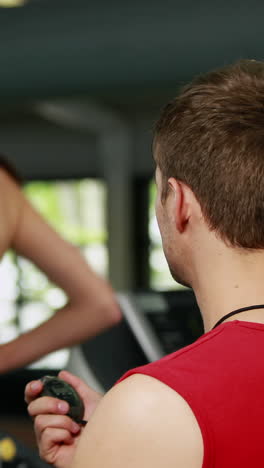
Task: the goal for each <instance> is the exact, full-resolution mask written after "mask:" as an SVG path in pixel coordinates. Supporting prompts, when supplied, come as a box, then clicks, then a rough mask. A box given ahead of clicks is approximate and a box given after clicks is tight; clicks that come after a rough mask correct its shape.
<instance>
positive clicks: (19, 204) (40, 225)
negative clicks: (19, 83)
mask: <svg viewBox="0 0 264 468" xmlns="http://www.w3.org/2000/svg"><path fill="white" fill-rule="evenodd" d="M20 185H21V181H20V178H19V176H18V175H17V174H16V171H15V169H14V168H13V167H12V166H11V165H10V164H9V162H8V161H7V160H6V159H5V158H4V157H0V257H2V256H3V255H4V253H5V252H6V251H7V250H8V249H10V248H11V249H14V250H15V252H16V253H17V254H18V255H21V256H23V257H25V258H27V259H28V260H30V261H31V262H33V263H34V264H35V265H36V266H37V267H38V268H39V269H40V270H42V271H43V272H44V273H45V274H46V275H47V276H48V277H49V279H50V280H51V281H52V282H54V283H56V285H57V286H59V287H60V288H61V289H62V290H63V291H64V292H65V294H66V295H67V297H68V302H67V304H66V305H65V306H64V307H63V308H61V309H59V310H58V311H57V312H56V313H55V314H54V315H53V316H52V317H51V318H50V319H49V320H47V321H46V322H44V323H42V324H41V325H40V326H38V327H37V328H35V329H33V330H30V331H28V332H26V333H24V334H22V335H20V336H19V337H17V338H16V339H14V340H12V341H10V342H8V343H5V344H1V345H0V373H4V372H7V371H10V370H13V369H16V368H20V367H23V366H25V365H27V364H29V363H31V362H33V361H35V360H37V359H39V358H40V357H42V356H44V355H46V354H47V353H50V352H52V351H55V350H57V349H60V348H63V347H67V346H72V345H74V344H76V343H79V342H81V341H84V340H86V339H88V338H90V337H92V336H94V335H96V334H98V333H99V332H101V331H103V330H104V329H106V328H108V327H110V326H112V325H114V324H116V323H118V322H119V320H120V319H121V312H120V309H119V307H118V304H117V302H116V300H115V295H114V292H113V290H112V289H111V287H110V285H109V284H108V283H107V282H106V281H105V280H103V279H102V278H100V277H99V276H97V274H96V273H94V272H93V271H92V270H91V269H90V267H89V266H88V265H87V262H86V261H85V259H84V258H83V257H82V255H81V252H80V251H79V249H78V248H77V247H74V246H73V245H72V244H70V243H69V242H67V241H65V240H64V239H62V238H61V237H60V235H59V234H58V233H57V232H56V231H55V230H54V229H53V228H51V227H50V225H49V224H48V223H47V222H46V221H45V220H44V219H43V218H42V216H41V215H40V214H39V213H38V212H37V211H36V210H35V209H34V208H33V206H32V205H31V204H30V203H29V202H28V200H27V199H26V197H25V196H24V194H23V191H22V190H21V187H20ZM0 314H1V310H0Z"/></svg>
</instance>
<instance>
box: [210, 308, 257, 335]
mask: <svg viewBox="0 0 264 468" xmlns="http://www.w3.org/2000/svg"><path fill="white" fill-rule="evenodd" d="M252 309H264V304H257V305H252V306H248V307H242V308H241V309H236V310H232V312H229V314H226V315H224V316H223V317H222V318H220V320H218V322H216V324H215V325H214V326H213V328H212V330H213V329H214V328H215V327H218V325H220V323H222V322H224V320H226V319H227V318H229V317H232V315H235V314H239V313H240V312H245V311H246V310H252Z"/></svg>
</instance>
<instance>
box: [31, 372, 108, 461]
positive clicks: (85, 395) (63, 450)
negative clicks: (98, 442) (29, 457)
mask: <svg viewBox="0 0 264 468" xmlns="http://www.w3.org/2000/svg"><path fill="white" fill-rule="evenodd" d="M58 377H59V378H61V379H62V380H65V382H68V383H69V384H71V385H72V386H73V387H74V389H75V390H76V391H77V392H78V394H79V395H80V397H81V398H82V400H83V403H84V407H85V412H84V419H85V420H87V421H89V418H90V416H91V415H92V413H93V411H94V410H95V408H96V407H97V405H98V403H99V402H100V400H101V398H102V395H101V394H100V393H98V392H95V391H94V390H93V389H91V388H90V387H88V385H86V384H85V383H84V382H83V381H82V380H81V379H79V378H78V377H76V376H74V375H73V374H70V373H69V372H67V371H61V372H60V373H59V375H58ZM42 389H43V383H42V382H41V381H40V380H36V381H32V382H30V383H29V384H28V385H27V386H26V388H25V400H26V402H27V403H28V413H29V414H30V416H31V417H32V418H34V429H35V434H36V438H37V443H38V447H39V454H40V457H41V458H43V459H44V460H45V461H46V462H47V463H50V464H53V465H55V466H56V467H58V468H67V467H68V466H69V465H70V464H71V461H72V459H73V456H74V453H75V449H76V446H77V444H78V440H79V437H80V434H81V432H82V427H81V426H80V425H79V424H77V423H76V422H74V421H73V420H72V419H71V418H70V417H69V416H66V414H67V412H68V410H69V405H68V403H67V402H66V401H63V400H59V399H57V398H53V397H40V398H39V394H40V392H41V391H42Z"/></svg>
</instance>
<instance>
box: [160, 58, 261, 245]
mask: <svg viewBox="0 0 264 468" xmlns="http://www.w3.org/2000/svg"><path fill="white" fill-rule="evenodd" d="M154 149H155V150H156V151H155V160H156V163H157V165H158V166H159V168H160V170H161V173H162V178H163V181H162V184H163V198H165V197H166V196H167V191H168V184H167V180H168V178H169V177H175V178H176V179H178V180H181V181H183V182H184V183H186V184H187V185H188V186H189V187H190V188H191V189H192V191H193V193H194V194H195V196H196V198H197V200H198V201H199V203H200V205H201V209H202V212H203V215H204V217H205V220H206V221H207V223H208V225H209V227H210V229H212V230H215V231H216V233H218V234H219V235H220V236H221V238H222V239H223V240H225V241H226V242H227V243H228V244H231V245H233V246H238V247H243V248H249V249H259V248H264V63H262V62H257V61H253V60H243V61H240V62H238V63H236V64H234V65H231V66H228V67H225V68H221V69H219V70H216V71H212V72H210V73H208V74H206V75H203V76H200V77H198V78H196V79H195V80H194V81H193V82H192V83H191V84H190V85H188V86H186V87H185V88H183V90H182V92H181V93H180V94H179V96H178V97H176V98H175V99H174V100H173V101H172V102H170V103H169V104H168V105H167V106H166V107H165V108H164V110H163V111H162V113H161V116H160V118H159V120H158V122H157V124H156V127H155V131H154Z"/></svg>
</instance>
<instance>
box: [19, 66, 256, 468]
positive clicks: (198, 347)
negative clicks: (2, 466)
mask: <svg viewBox="0 0 264 468" xmlns="http://www.w3.org/2000/svg"><path fill="white" fill-rule="evenodd" d="M263 124H264V65H263V64H262V63H260V62H254V61H243V62H240V63H238V64H235V65H233V66H230V67H226V68H224V69H221V70H218V71H215V72H212V73H209V74H207V75H205V76H203V77H200V78H198V79H196V80H194V81H193V83H191V84H190V85H189V86H188V87H186V88H185V89H184V90H183V91H182V93H181V94H180V95H179V96H178V97H177V98H176V99H175V100H174V101H173V102H172V103H170V104H169V105H168V106H167V107H166V108H165V109H164V111H163V112H162V115H161V117H160V119H159V121H158V123H157V125H156V129H155V135H154V145H153V147H154V159H155V161H156V163H157V170H156V182H157V200H156V213H157V219H158V223H159V227H160V231H161V235H162V241H163V248H164V252H165V255H166V258H167V261H168V264H169V266H170V270H171V273H172V275H173V277H174V278H175V279H176V280H177V281H179V282H181V283H183V284H187V285H190V286H191V287H192V288H193V290H194V292H195V295H196V298H197V301H198V304H199V307H200V309H201V313H202V316H203V320H204V327H205V334H204V335H203V336H202V337H201V338H200V339H198V340H197V341H196V342H195V343H193V344H192V345H190V346H188V347H186V348H183V349H182V350H180V351H178V352H176V353H172V354H170V355H168V356H166V357H165V358H163V359H161V360H159V361H157V362H154V363H151V364H148V365H147V366H143V367H140V368H137V369H133V370H131V371H129V372H128V373H127V374H125V376H124V377H123V378H122V379H121V381H120V382H119V383H118V384H117V385H116V386H115V387H114V388H113V389H112V390H110V392H108V393H107V394H106V396H105V397H103V398H102V399H101V397H100V396H99V395H98V394H96V393H94V392H92V391H91V389H89V388H88V387H87V386H86V385H85V384H84V383H83V382H81V381H80V380H79V379H78V378H76V377H74V376H72V375H69V374H68V373H65V372H62V373H61V374H60V376H61V377H62V378H64V379H65V380H67V381H68V382H70V383H72V385H73V386H74V387H75V388H76V389H77V390H78V391H79V393H80V395H81V396H82V397H83V399H84V401H85V407H86V414H85V417H86V418H87V419H89V418H90V420H89V423H88V424H87V426H86V427H85V428H84V429H80V427H79V426H77V425H76V424H75V423H73V422H72V421H71V420H70V418H69V417H67V416H65V414H66V413H67V411H68V406H67V404H65V402H64V404H63V403H62V402H61V401H59V400H56V399H54V398H47V397H45V398H36V397H37V395H38V394H39V392H40V390H41V388H42V384H41V383H40V382H39V381H36V382H33V383H30V384H28V386H27V388H26V400H27V401H28V402H29V413H30V414H31V416H33V417H35V430H36V435H37V438H38V443H39V447H40V453H41V455H42V457H43V458H45V460H46V461H48V462H49V463H53V464H55V465H56V466H57V467H58V468H67V467H68V466H72V468H84V467H85V468H88V467H93V468H96V467H98V468H99V467H100V468H101V467H102V466H104V467H107V468H114V467H117V466H118V467H119V466H120V467H126V468H138V467H144V468H148V467H149V468H159V467H163V466H166V468H170V467H172V468H176V467H177V468H187V467H188V468H211V467H215V468H223V467H224V468H229V467H230V468H235V467H240V468H243V467H247V468H248V467H249V466H252V467H257V466H262V464H263V461H262V458H263V455H262V439H263V436H262V434H263V428H262V422H263V419H264V405H263V401H262V399H263V392H264V365H263V359H262V356H263V353H264V289H263V279H262V275H263V265H264V250H263V249H264V125H263ZM95 408H96V409H95Z"/></svg>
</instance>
